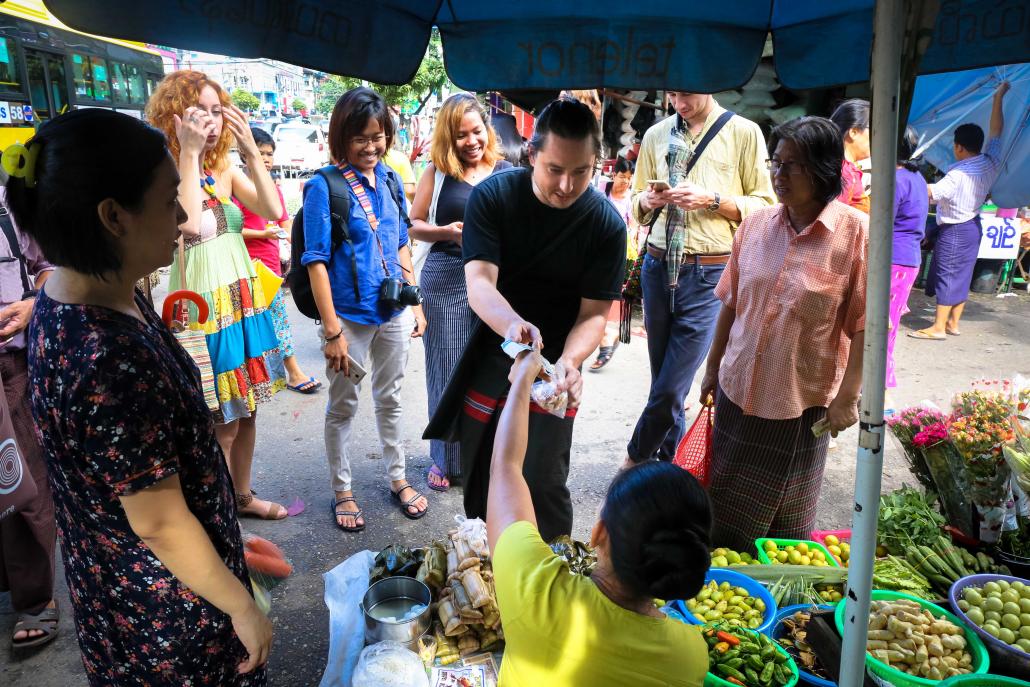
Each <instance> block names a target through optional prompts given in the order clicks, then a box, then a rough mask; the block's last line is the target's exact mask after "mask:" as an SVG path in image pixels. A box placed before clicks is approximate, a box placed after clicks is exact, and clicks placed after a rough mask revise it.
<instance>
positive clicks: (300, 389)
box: [286, 377, 322, 394]
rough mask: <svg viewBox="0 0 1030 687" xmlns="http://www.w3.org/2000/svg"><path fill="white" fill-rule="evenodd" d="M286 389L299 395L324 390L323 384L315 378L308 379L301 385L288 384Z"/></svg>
mask: <svg viewBox="0 0 1030 687" xmlns="http://www.w3.org/2000/svg"><path fill="white" fill-rule="evenodd" d="M286 388H287V389H289V390H290V391H296V392H297V393H298V394H313V393H315V392H316V391H318V390H319V389H321V388H322V382H320V381H318V380H317V379H315V378H314V377H308V378H307V379H306V380H305V381H303V382H301V383H300V384H287V385H286Z"/></svg>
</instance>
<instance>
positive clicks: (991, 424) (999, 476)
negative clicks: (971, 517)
mask: <svg viewBox="0 0 1030 687" xmlns="http://www.w3.org/2000/svg"><path fill="white" fill-rule="evenodd" d="M952 407H953V409H954V413H953V416H952V418H953V419H952V422H951V425H950V426H949V428H948V435H949V436H950V438H951V443H952V444H953V445H954V447H955V449H956V450H957V451H958V453H959V455H961V456H962V459H963V461H964V462H965V465H966V470H967V472H968V475H969V485H970V498H971V500H972V501H973V503H974V505H976V509H977V511H978V512H979V514H980V519H981V522H980V540H981V541H983V542H995V541H997V540H998V538H999V536H1000V535H1001V530H1002V526H1003V524H1004V521H1005V518H1006V514H1007V511H1008V510H1009V509H1010V507H1011V506H1012V503H1013V494H1012V488H1011V484H1010V480H1011V476H1012V471H1011V470H1010V469H1009V466H1008V464H1007V463H1006V461H1005V457H1004V455H1003V452H1002V446H1003V445H1004V444H1006V443H1008V442H1010V441H1012V438H1013V431H1012V415H1013V412H1014V404H1013V402H1012V390H1011V383H1010V382H1004V381H1002V382H990V381H981V382H977V383H975V384H974V388H973V389H971V390H969V391H963V392H962V393H960V394H958V395H956V396H955V398H954V400H953V401H952Z"/></svg>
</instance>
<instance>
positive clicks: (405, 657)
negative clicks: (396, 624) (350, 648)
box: [352, 642, 429, 687]
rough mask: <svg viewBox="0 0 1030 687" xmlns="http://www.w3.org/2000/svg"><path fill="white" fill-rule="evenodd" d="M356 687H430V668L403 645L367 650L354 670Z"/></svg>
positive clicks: (372, 647)
mask: <svg viewBox="0 0 1030 687" xmlns="http://www.w3.org/2000/svg"><path fill="white" fill-rule="evenodd" d="M352 684H353V687H429V678H428V677H427V676H426V667H425V666H424V665H422V659H420V658H419V657H418V654H416V653H415V652H413V651H409V650H408V649H406V648H404V645H403V644H401V643H400V642H379V643H378V644H373V645H372V646H367V647H365V649H364V651H362V652H361V657H360V658H358V666H357V667H356V668H355V669H354V682H353V683H352Z"/></svg>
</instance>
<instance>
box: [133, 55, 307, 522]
mask: <svg viewBox="0 0 1030 687" xmlns="http://www.w3.org/2000/svg"><path fill="white" fill-rule="evenodd" d="M147 119H148V120H149V121H150V122H151V123H152V124H153V125H154V126H155V127H157V128H158V129H161V130H162V131H163V132H164V133H165V136H166V137H167V138H168V147H169V148H170V149H171V151H172V156H173V157H174V158H175V160H176V163H177V164H178V166H179V175H180V182H179V201H180V202H181V203H182V206H183V207H184V208H185V209H186V215H187V220H186V221H185V222H184V223H183V225H182V239H181V240H182V241H183V243H184V251H182V255H184V256H185V273H186V283H185V284H183V283H182V282H181V279H180V276H179V274H180V267H179V265H180V254H179V253H177V254H176V256H175V262H174V263H173V265H172V270H171V276H170V278H169V284H168V288H169V291H177V290H179V289H189V290H191V291H194V292H196V293H199V294H200V296H201V297H202V298H203V299H204V300H205V301H207V304H208V306H209V309H210V315H209V317H208V320H207V322H206V323H205V325H204V333H205V335H206V338H207V347H208V351H209V353H210V355H211V365H212V368H213V372H214V376H215V387H216V392H217V396H218V409H217V410H215V411H214V416H215V423H216V430H215V431H216V432H217V433H218V443H219V444H221V446H222V451H223V452H224V453H225V455H226V457H227V458H228V461H229V472H230V473H231V474H232V483H233V486H234V487H235V489H236V501H237V506H238V507H239V513H240V515H246V516H250V517H257V518H262V519H265V520H282V519H283V518H285V517H286V515H287V513H286V508H284V507H283V506H282V505H280V504H278V503H275V502H273V501H265V500H262V499H259V498H257V496H256V494H255V492H254V491H253V490H252V489H251V466H252V465H253V463H254V443H255V441H256V439H257V409H258V405H260V404H262V403H265V402H266V401H269V400H271V398H272V396H274V395H275V394H276V393H278V392H279V391H282V390H283V389H284V388H285V387H286V370H285V367H284V366H283V356H282V352H281V351H280V350H279V340H278V339H277V338H276V336H275V325H274V324H273V321H272V312H271V310H270V309H269V307H268V306H269V304H270V302H269V300H268V299H267V298H266V296H265V294H264V292H263V291H262V289H261V282H260V280H259V279H258V278H257V271H256V269H255V267H254V264H253V263H252V262H251V260H250V254H249V253H248V252H247V246H246V244H245V243H244V241H243V234H242V233H241V232H242V230H243V213H242V212H240V209H239V208H238V207H236V205H234V204H233V202H232V200H231V199H233V198H235V199H237V200H239V202H240V203H241V204H242V205H243V206H244V207H246V208H249V209H250V210H251V211H253V212H254V213H255V214H256V215H259V216H261V217H281V216H282V214H283V208H282V204H281V203H280V201H279V198H280V196H279V193H278V191H277V190H276V188H275V182H273V181H272V177H271V176H270V175H269V173H268V170H267V169H265V166H264V164H262V162H261V155H260V153H259V152H258V149H257V143H255V142H254V136H253V135H252V134H251V132H250V127H249V126H247V117H246V115H244V114H243V113H242V112H241V111H240V110H239V109H238V108H236V107H235V106H233V105H232V102H231V101H230V100H229V95H228V94H227V93H226V92H225V91H224V90H223V89H222V87H221V86H219V85H218V84H217V83H216V82H214V81H212V80H211V79H209V78H208V77H207V76H206V75H205V74H202V73H201V72H195V71H188V70H182V71H177V72H172V73H171V74H168V75H167V76H165V78H164V79H163V80H162V81H161V83H160V84H158V87H157V90H156V91H155V92H154V95H153V96H151V98H150V101H149V102H148V103H147ZM233 139H235V141H236V146H237V149H238V150H239V153H240V156H241V157H242V158H243V162H244V164H245V166H246V170H247V171H246V173H244V172H243V171H242V170H240V169H238V168H236V167H234V166H233V165H232V164H231V163H230V161H229V148H230V146H231V145H232V140H233ZM189 307H190V310H191V315H190V319H191V321H196V320H195V316H196V310H195V307H194V306H189Z"/></svg>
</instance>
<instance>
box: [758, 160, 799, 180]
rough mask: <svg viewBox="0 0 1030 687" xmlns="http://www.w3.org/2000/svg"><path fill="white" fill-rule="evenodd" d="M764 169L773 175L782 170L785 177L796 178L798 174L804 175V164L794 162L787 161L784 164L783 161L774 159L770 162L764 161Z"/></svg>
mask: <svg viewBox="0 0 1030 687" xmlns="http://www.w3.org/2000/svg"><path fill="white" fill-rule="evenodd" d="M765 167H766V169H768V170H769V171H770V172H772V173H773V174H779V173H780V170H781V169H782V170H783V173H784V174H786V175H787V176H797V175H798V174H804V173H805V169H806V168H805V163H803V162H796V161H794V160H788V161H787V162H784V161H783V160H777V159H775V158H774V159H772V160H766V161H765Z"/></svg>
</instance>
